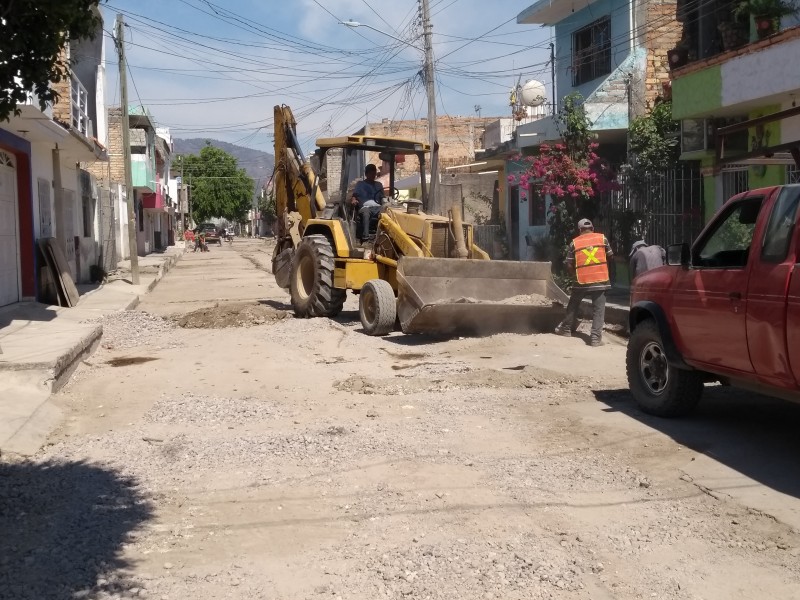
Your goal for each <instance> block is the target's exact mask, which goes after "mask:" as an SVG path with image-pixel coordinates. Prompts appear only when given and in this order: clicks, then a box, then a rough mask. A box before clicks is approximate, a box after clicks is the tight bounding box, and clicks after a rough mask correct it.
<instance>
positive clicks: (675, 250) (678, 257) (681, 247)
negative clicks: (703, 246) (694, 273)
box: [667, 242, 689, 267]
mask: <svg viewBox="0 0 800 600" xmlns="http://www.w3.org/2000/svg"><path fill="white" fill-rule="evenodd" d="M667 264H668V265H670V266H673V267H688V266H689V244H687V243H686V242H684V243H682V244H670V245H669V246H667Z"/></svg>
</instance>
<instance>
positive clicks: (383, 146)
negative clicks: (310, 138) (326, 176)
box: [317, 135, 430, 154]
mask: <svg viewBox="0 0 800 600" xmlns="http://www.w3.org/2000/svg"><path fill="white" fill-rule="evenodd" d="M317 146H319V147H320V148H322V149H324V150H328V149H330V148H349V149H352V150H365V151H367V152H393V153H395V154H420V153H424V152H430V146H429V145H428V144H426V143H425V142H418V141H416V140H409V139H402V138H392V137H383V136H378V135H348V136H346V137H338V138H320V139H318V140H317Z"/></svg>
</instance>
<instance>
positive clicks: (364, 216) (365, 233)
mask: <svg viewBox="0 0 800 600" xmlns="http://www.w3.org/2000/svg"><path fill="white" fill-rule="evenodd" d="M380 212H381V207H380V206H362V207H361V208H359V209H358V214H359V216H360V217H361V239H362V240H365V239H367V238H368V237H369V222H370V221H371V220H372V217H373V216H375V215H377V214H380Z"/></svg>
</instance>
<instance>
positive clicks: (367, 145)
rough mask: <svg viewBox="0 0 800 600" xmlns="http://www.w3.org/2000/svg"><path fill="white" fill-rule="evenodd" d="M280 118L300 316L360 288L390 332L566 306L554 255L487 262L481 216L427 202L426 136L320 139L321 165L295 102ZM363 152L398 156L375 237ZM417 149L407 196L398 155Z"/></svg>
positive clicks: (284, 257) (276, 269)
mask: <svg viewBox="0 0 800 600" xmlns="http://www.w3.org/2000/svg"><path fill="white" fill-rule="evenodd" d="M274 125H275V176H274V180H273V185H274V190H275V199H276V213H277V217H278V222H277V232H276V236H277V245H276V248H275V253H274V255H273V260H272V272H273V274H274V276H275V281H276V282H277V283H278V285H279V286H280V287H282V288H285V289H287V288H288V290H289V293H290V295H291V303H292V308H293V310H294V313H295V315H296V316H298V317H306V318H307V317H332V316H335V315H337V314H338V313H339V312H340V311H341V310H342V306H343V304H344V301H345V297H346V294H347V290H352V291H353V292H355V293H357V294H359V315H360V318H361V324H362V325H363V328H364V331H365V332H366V333H367V334H369V335H384V334H387V333H389V332H390V331H392V330H393V329H395V327H396V325H397V324H398V323H399V327H400V329H402V331H403V332H405V333H454V332H462V331H463V332H475V333H483V332H492V331H501V330H507V331H517V330H528V331H530V330H547V329H550V328H551V327H554V326H555V324H556V323H557V321H558V317H559V315H560V312H561V310H560V309H559V307H558V306H557V305H556V303H557V302H564V301H565V300H566V296H565V294H564V293H563V292H562V291H561V290H560V289H559V288H558V286H556V285H555V284H554V283H553V280H552V276H551V270H550V263H543V262H515V261H493V260H489V255H488V254H487V253H486V252H484V251H483V250H482V249H481V248H479V247H478V246H477V245H476V244H475V243H474V241H473V230H472V226H471V225H469V224H465V223H463V222H462V218H461V210H460V206H453V207H452V209H451V210H450V211H449V217H444V216H439V215H432V214H426V213H425V212H423V210H421V208H422V207H426V206H427V205H428V191H427V185H426V180H425V155H426V153H427V152H429V146H428V145H427V144H424V143H421V142H418V141H414V140H407V139H398V138H391V137H382V136H372V135H356V136H347V137H341V138H325V139H319V140H317V146H318V148H317V150H316V151H315V153H314V157H313V162H314V166H312V160H309V159H306V157H305V156H304V155H303V152H302V150H301V148H300V144H299V142H298V140H297V135H296V126H297V124H296V122H295V119H294V116H293V115H292V111H291V109H290V108H289V107H288V106H276V107H275V124H274ZM365 152H377V153H379V156H380V158H381V160H382V161H384V162H385V163H386V164H388V165H389V190H388V192H389V194H388V195H389V198H390V199H389V201H388V203H387V204H385V205H384V206H383V207H382V208H381V211H380V214H379V218H378V219H377V223H376V224H375V234H374V241H372V242H370V243H369V245H368V247H364V244H359V240H358V239H357V237H356V219H357V215H356V214H354V211H353V209H352V207H351V204H350V198H351V197H352V186H353V183H354V179H355V178H356V177H357V176H358V175H361V173H357V170H356V169H357V168H358V166H360V164H359V159H360V158H361V157H363V155H364V154H363V153H365ZM409 155H410V156H416V158H417V159H418V162H419V174H420V186H421V196H422V198H421V199H418V200H417V199H407V200H404V201H403V202H399V201H398V200H397V199H398V192H397V190H396V189H395V164H396V163H397V161H398V158H399V157H405V156H409ZM401 160H403V158H401ZM362 162H363V161H362ZM338 173H341V176H338Z"/></svg>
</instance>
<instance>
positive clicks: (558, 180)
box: [508, 95, 619, 272]
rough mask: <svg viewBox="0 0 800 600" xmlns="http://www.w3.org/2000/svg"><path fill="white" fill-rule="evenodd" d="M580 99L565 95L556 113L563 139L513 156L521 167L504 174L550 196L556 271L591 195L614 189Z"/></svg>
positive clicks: (589, 212)
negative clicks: (536, 153)
mask: <svg viewBox="0 0 800 600" xmlns="http://www.w3.org/2000/svg"><path fill="white" fill-rule="evenodd" d="M579 100H580V97H579V96H577V95H572V96H568V97H567V98H565V99H564V106H563V107H562V108H561V110H560V112H559V114H558V116H557V117H556V120H557V123H558V124H559V130H560V133H561V137H562V139H563V140H564V142H560V143H556V144H552V145H550V144H542V145H541V146H539V154H538V155H536V156H526V157H516V160H519V161H524V162H525V163H526V168H525V170H524V171H523V172H521V173H518V174H516V175H510V176H509V177H508V180H509V183H512V184H518V185H519V186H520V187H522V188H528V187H529V186H530V187H531V188H532V190H533V191H534V192H535V193H539V194H541V195H543V196H546V195H549V196H550V200H551V204H550V211H549V214H548V219H547V223H548V225H549V228H550V238H551V240H552V242H553V246H554V248H553V249H554V250H555V254H556V260H555V261H554V264H553V268H554V270H555V271H557V272H559V271H561V268H562V263H563V259H564V258H565V256H566V252H567V248H568V246H569V242H570V240H571V239H572V238H573V237H574V236H575V235H576V234H577V231H576V224H577V222H578V220H579V219H580V218H582V216H591V215H593V214H594V213H595V212H596V208H597V207H596V206H592V205H591V203H592V201H593V200H596V199H597V197H598V196H599V195H600V194H601V193H602V192H606V191H610V190H615V189H619V185H618V184H617V182H616V174H615V173H614V171H613V169H612V168H611V166H610V165H609V163H608V162H607V161H606V160H604V159H602V158H600V156H598V154H597V149H598V144H597V143H596V142H593V141H591V140H592V134H591V132H590V129H589V128H590V125H591V124H590V123H589V121H588V119H587V117H586V113H585V111H584V108H583V106H582V105H581V104H580V103H579Z"/></svg>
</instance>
